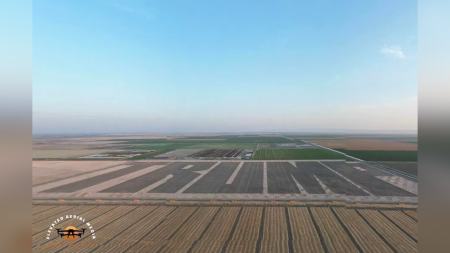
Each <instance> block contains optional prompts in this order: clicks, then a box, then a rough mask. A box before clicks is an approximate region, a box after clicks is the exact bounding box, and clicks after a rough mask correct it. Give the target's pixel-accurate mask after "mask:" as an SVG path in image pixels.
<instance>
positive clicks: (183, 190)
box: [32, 159, 418, 203]
mask: <svg viewBox="0 0 450 253" xmlns="http://www.w3.org/2000/svg"><path fill="white" fill-rule="evenodd" d="M77 162H78V163H82V162H81V161H77ZM104 162H105V164H108V163H111V162H110V161H104ZM36 163H37V164H39V163H43V161H42V162H41V161H39V162H36ZM58 163H59V166H61V167H63V166H64V162H63V161H59V162H58ZM67 163H68V164H69V165H70V164H71V163H74V162H73V161H67ZM88 163H92V165H94V164H93V162H88ZM97 163H101V162H100V161H98V162H97ZM99 168H103V169H98V170H95V171H92V172H89V171H88V172H83V173H81V174H75V175H72V176H69V177H65V178H61V179H60V178H56V179H54V180H51V179H49V180H50V181H48V182H46V183H41V184H37V185H35V186H33V188H32V192H33V198H34V199H60V198H63V199H74V198H75V199H76V198H80V197H83V198H103V199H115V198H121V199H134V198H143V199H177V200H210V199H222V200H224V199H227V200H233V199H234V200H303V201H344V202H352V203H353V202H356V201H358V202H364V203H374V202H376V203H380V202H384V203H417V201H418V198H417V188H418V184H417V182H416V181H414V180H411V179H408V178H404V177H401V176H395V175H392V174H390V173H388V172H384V171H382V170H378V169H376V168H372V167H370V166H368V165H367V164H365V163H359V162H352V163H347V162H345V161H344V160H334V161H331V160H322V161H305V160H290V161H277V160H269V161H261V160H245V161H242V160H241V161H235V160H190V161H189V160H184V161H181V160H180V161H173V160H163V159H159V160H157V162H156V160H155V161H151V162H150V161H127V162H126V163H120V164H111V165H109V166H106V167H99ZM53 170H55V171H58V168H54V169H53ZM51 171H52V170H51V169H49V170H47V171H44V176H45V175H48V174H49V173H51ZM36 172H37V173H34V177H35V180H38V181H39V180H41V178H42V177H41V176H40V175H39V171H36ZM33 183H35V182H33Z"/></svg>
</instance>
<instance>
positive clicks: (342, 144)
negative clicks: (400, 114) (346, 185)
mask: <svg viewBox="0 0 450 253" xmlns="http://www.w3.org/2000/svg"><path fill="white" fill-rule="evenodd" d="M308 141H309V142H312V143H317V144H319V145H321V146H324V147H327V148H342V149H348V150H417V144H414V143H403V142H395V141H385V140H370V139H327V140H325V139H309V140H308Z"/></svg>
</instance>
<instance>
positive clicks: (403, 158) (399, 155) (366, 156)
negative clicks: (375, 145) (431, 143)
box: [338, 149, 418, 162]
mask: <svg viewBox="0 0 450 253" xmlns="http://www.w3.org/2000/svg"><path fill="white" fill-rule="evenodd" d="M338 150H339V151H341V152H344V153H346V154H347V155H350V156H353V157H356V158H359V159H362V160H365V161H380V162H390V161H392V162H417V161H418V151H386V150H382V151H375V150H373V151H372V150H341V149H338Z"/></svg>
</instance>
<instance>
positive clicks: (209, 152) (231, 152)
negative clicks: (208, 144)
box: [189, 149, 242, 158]
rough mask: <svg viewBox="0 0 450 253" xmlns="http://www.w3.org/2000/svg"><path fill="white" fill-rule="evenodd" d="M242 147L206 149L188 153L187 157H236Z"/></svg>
mask: <svg viewBox="0 0 450 253" xmlns="http://www.w3.org/2000/svg"><path fill="white" fill-rule="evenodd" d="M241 151H242V149H206V150H201V151H199V152H196V153H193V154H191V155H189V157H211V158H214V157H237V156H238V155H239V154H240V153H241Z"/></svg>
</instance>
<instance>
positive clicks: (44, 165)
mask: <svg viewBox="0 0 450 253" xmlns="http://www.w3.org/2000/svg"><path fill="white" fill-rule="evenodd" d="M124 163H125V162H120V161H33V165H32V169H33V170H32V173H33V181H32V182H33V185H38V184H43V183H46V182H50V181H54V180H58V179H62V178H67V177H72V176H75V175H78V174H82V173H86V172H92V171H96V170H100V169H105V168H109V167H112V166H118V165H121V164H124Z"/></svg>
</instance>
